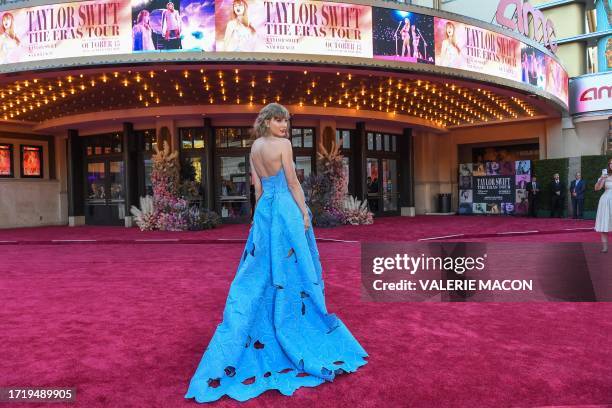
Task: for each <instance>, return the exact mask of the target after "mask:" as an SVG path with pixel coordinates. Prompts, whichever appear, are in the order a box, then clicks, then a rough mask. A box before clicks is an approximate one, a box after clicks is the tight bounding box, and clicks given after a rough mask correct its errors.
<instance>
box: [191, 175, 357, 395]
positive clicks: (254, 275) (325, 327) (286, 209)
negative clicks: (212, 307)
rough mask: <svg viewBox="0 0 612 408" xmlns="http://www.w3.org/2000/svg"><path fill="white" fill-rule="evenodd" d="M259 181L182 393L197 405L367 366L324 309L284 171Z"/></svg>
mask: <svg viewBox="0 0 612 408" xmlns="http://www.w3.org/2000/svg"><path fill="white" fill-rule="evenodd" d="M261 182H262V187H263V194H262V196H261V197H260V199H259V202H258V204H257V206H256V210H255V214H254V222H253V224H252V226H251V229H250V232H249V236H248V239H247V242H246V246H245V248H244V252H243V253H242V257H241V259H240V263H239V266H238V270H237V272H236V276H235V277H234V280H233V282H232V284H231V286H230V289H229V294H228V297H227V301H226V304H225V310H224V312H223V321H222V323H221V324H219V325H218V326H217V328H216V330H215V333H214V335H213V337H212V339H211V341H210V343H209V345H208V347H207V348H206V350H205V351H204V355H203V356H202V359H201V361H200V364H199V365H198V368H197V369H196V372H195V374H194V375H193V377H192V378H191V382H190V384H189V389H188V391H187V394H186V395H185V398H195V399H196V401H197V402H210V401H215V400H217V399H219V398H221V397H222V396H223V395H228V396H229V397H231V398H234V399H236V400H238V401H246V400H248V399H250V398H253V397H256V396H258V395H260V394H261V393H263V392H264V391H266V390H271V389H276V390H278V391H280V392H281V393H282V394H284V395H292V394H293V392H294V391H295V390H296V389H298V388H300V387H315V386H317V385H319V384H322V383H324V382H325V381H333V379H334V378H335V376H336V375H337V374H341V373H344V372H353V371H355V370H357V368H359V367H360V366H362V365H364V364H366V363H367V360H366V359H365V358H364V357H367V356H368V354H367V353H366V351H365V350H364V349H363V347H361V345H360V344H359V343H358V342H357V340H356V339H355V338H354V337H353V335H352V334H351V332H350V331H349V330H348V329H347V327H346V326H345V325H344V323H343V322H342V321H341V320H340V319H339V318H338V317H337V316H336V315H335V314H330V313H328V312H327V308H326V306H325V295H324V292H325V291H324V287H323V279H322V274H321V263H320V260H319V252H318V250H317V245H316V242H315V236H314V233H313V230H312V228H309V229H308V230H306V231H305V230H304V221H303V217H302V213H301V211H300V209H299V207H298V206H297V204H296V203H295V200H294V199H293V196H292V194H291V192H290V191H289V189H288V187H287V181H286V179H285V174H284V171H283V169H282V168H281V169H280V171H279V172H278V173H277V174H276V175H274V176H270V177H265V178H262V179H261ZM309 211H310V210H309ZM310 215H311V214H310ZM311 217H312V215H311Z"/></svg>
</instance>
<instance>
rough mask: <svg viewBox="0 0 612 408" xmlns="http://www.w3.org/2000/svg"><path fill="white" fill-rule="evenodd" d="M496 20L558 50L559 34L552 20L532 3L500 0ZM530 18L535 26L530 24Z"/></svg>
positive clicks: (551, 48)
mask: <svg viewBox="0 0 612 408" xmlns="http://www.w3.org/2000/svg"><path fill="white" fill-rule="evenodd" d="M512 6H514V7H512ZM507 16H511V17H507ZM495 20H496V21H497V22H498V23H499V24H501V25H502V26H503V27H506V28H508V29H510V30H513V31H518V32H519V33H521V34H523V35H524V36H525V37H529V38H532V39H533V40H535V41H537V42H539V43H541V44H543V45H544V46H545V47H546V48H548V49H549V50H551V51H552V52H557V35H556V34H555V26H554V24H553V22H552V20H550V19H548V18H544V14H543V13H542V12H541V11H540V10H538V9H536V8H534V7H533V6H532V5H531V4H529V3H523V0H500V1H499V4H498V5H497V12H496V13H495ZM530 20H531V22H532V23H533V26H530ZM530 27H532V29H531V30H530Z"/></svg>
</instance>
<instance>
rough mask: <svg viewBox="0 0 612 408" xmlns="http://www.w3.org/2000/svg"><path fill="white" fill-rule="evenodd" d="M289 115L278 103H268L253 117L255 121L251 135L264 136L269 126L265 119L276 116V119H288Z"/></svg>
mask: <svg viewBox="0 0 612 408" xmlns="http://www.w3.org/2000/svg"><path fill="white" fill-rule="evenodd" d="M290 116H291V115H289V111H288V110H287V108H285V107H284V106H283V105H281V104H279V103H270V104H268V105H266V106H264V108H263V109H262V110H261V111H260V112H259V115H257V119H255V123H254V124H253V135H254V136H255V138H258V137H262V136H266V135H267V134H268V131H269V129H270V128H269V127H268V125H267V124H266V121H268V120H270V119H272V118H276V119H283V118H284V119H287V120H289V118H290Z"/></svg>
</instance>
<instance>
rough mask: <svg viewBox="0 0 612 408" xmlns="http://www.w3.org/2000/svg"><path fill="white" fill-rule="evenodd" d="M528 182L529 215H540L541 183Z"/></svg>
mask: <svg viewBox="0 0 612 408" xmlns="http://www.w3.org/2000/svg"><path fill="white" fill-rule="evenodd" d="M533 184H534V182H533V181H530V182H529V183H527V201H528V202H529V216H530V217H537V216H538V199H539V197H540V184H539V183H538V182H537V181H536V182H535V186H534V185H533Z"/></svg>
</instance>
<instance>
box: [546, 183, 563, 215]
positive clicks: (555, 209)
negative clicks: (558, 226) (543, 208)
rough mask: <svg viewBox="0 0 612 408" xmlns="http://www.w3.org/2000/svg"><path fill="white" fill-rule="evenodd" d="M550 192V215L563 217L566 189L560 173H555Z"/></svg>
mask: <svg viewBox="0 0 612 408" xmlns="http://www.w3.org/2000/svg"><path fill="white" fill-rule="evenodd" d="M550 194H551V198H550V216H551V217H558V218H562V217H563V201H564V198H565V189H564V187H563V184H562V183H561V180H560V178H559V173H555V174H554V175H553V180H552V182H551V183H550Z"/></svg>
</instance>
